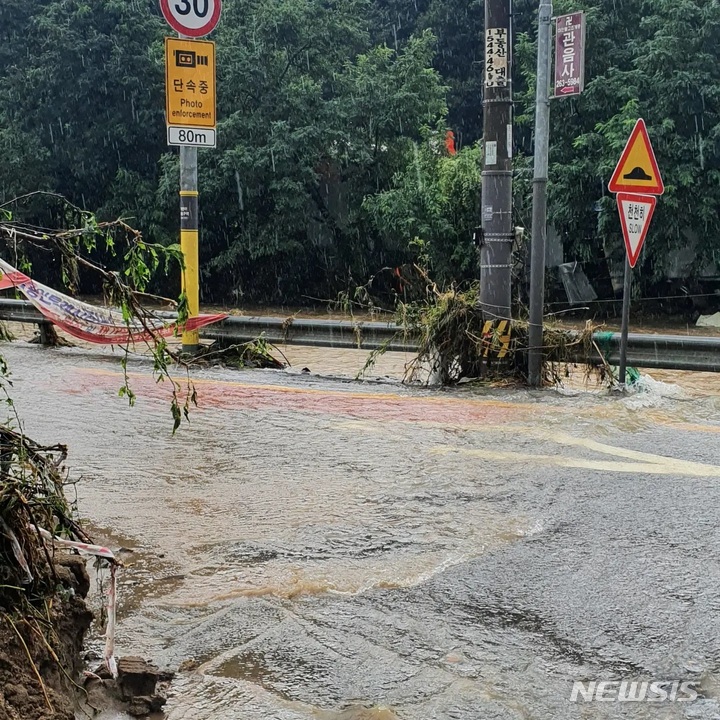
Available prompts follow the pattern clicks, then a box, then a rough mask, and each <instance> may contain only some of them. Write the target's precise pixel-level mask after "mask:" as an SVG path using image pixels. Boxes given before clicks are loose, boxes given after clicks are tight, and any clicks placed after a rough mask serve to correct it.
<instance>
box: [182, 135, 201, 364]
mask: <svg viewBox="0 0 720 720" xmlns="http://www.w3.org/2000/svg"><path fill="white" fill-rule="evenodd" d="M183 151H185V153H184V154H185V155H186V156H187V155H194V156H195V178H196V182H195V189H181V190H180V249H181V250H182V253H183V258H184V261H185V269H184V270H183V274H182V291H183V293H184V294H185V296H186V297H187V303H188V318H193V317H197V316H198V315H199V314H200V251H199V228H198V222H197V220H198V199H199V192H198V190H197V149H196V148H181V150H180V152H181V154H183ZM185 160H186V161H185V162H184V163H182V164H181V167H182V170H183V171H186V170H187V166H188V160H191V158H187V157H186V158H185ZM184 174H185V175H187V172H185V173H184ZM184 185H186V186H189V187H191V186H192V182H186V183H184ZM181 187H182V185H181ZM182 344H183V350H185V351H187V352H193V351H194V350H196V349H197V347H198V345H199V344H200V335H199V333H198V331H197V330H186V331H185V332H184V333H183V336H182Z"/></svg>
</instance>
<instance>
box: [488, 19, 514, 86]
mask: <svg viewBox="0 0 720 720" xmlns="http://www.w3.org/2000/svg"><path fill="white" fill-rule="evenodd" d="M508 65H509V63H508V31H507V28H490V29H489V30H486V31H485V87H505V86H506V85H507V84H508Z"/></svg>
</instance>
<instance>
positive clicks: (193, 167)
mask: <svg viewBox="0 0 720 720" xmlns="http://www.w3.org/2000/svg"><path fill="white" fill-rule="evenodd" d="M165 74H166V82H165V98H166V116H167V124H168V143H169V144H170V145H179V146H180V247H181V249H182V253H183V257H184V264H185V268H184V270H183V275H182V292H183V293H184V294H185V296H186V297H187V305H188V317H189V318H194V317H197V316H198V315H199V313H200V257H199V237H198V236H199V222H198V221H199V211H198V205H199V193H198V166H197V149H198V146H199V147H214V146H215V127H216V123H217V118H216V110H215V44H214V43H212V42H206V41H198V40H188V39H187V38H179V39H175V38H165ZM199 345H200V337H199V334H198V331H197V330H192V331H186V332H184V333H183V336H182V346H183V351H185V352H195V351H197V349H198V347H199Z"/></svg>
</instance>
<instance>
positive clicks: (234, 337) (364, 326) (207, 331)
mask: <svg viewBox="0 0 720 720" xmlns="http://www.w3.org/2000/svg"><path fill="white" fill-rule="evenodd" d="M0 320H4V321H8V322H21V323H34V324H36V325H38V326H40V327H41V332H42V328H43V327H44V328H47V326H48V325H49V324H50V323H49V322H48V321H47V320H46V319H45V317H44V316H43V315H42V314H41V313H40V312H39V311H38V310H36V309H35V307H34V306H33V305H32V304H31V303H29V302H27V301H25V300H10V299H5V298H0ZM201 335H202V337H204V338H207V339H211V340H226V341H230V342H237V343H240V342H250V341H252V340H257V338H259V337H261V336H262V337H264V338H265V339H266V340H267V341H268V342H271V343H273V344H276V345H283V344H288V345H306V346H315V347H331V348H356V349H362V350H376V349H378V348H380V347H383V346H385V347H386V349H387V350H389V351H399V352H415V350H416V349H417V342H416V341H415V340H414V338H413V336H412V335H407V334H405V333H403V330H402V328H400V327H399V326H397V325H395V324H394V323H381V322H352V321H350V320H319V319H311V318H310V319H309V318H290V319H283V318H277V317H263V316H259V317H251V316H244V315H231V316H229V317H228V318H226V319H225V320H223V321H222V322H219V323H216V324H214V325H212V326H209V327H206V328H204V329H203V330H202V331H201ZM593 339H594V340H595V343H596V345H597V346H598V348H599V349H600V350H601V352H602V353H603V355H604V356H605V359H606V360H607V362H608V363H610V364H611V365H617V364H618V363H619V360H620V333H609V332H597V333H595V334H594V336H593ZM572 359H573V360H574V361H577V362H588V361H589V362H594V360H593V358H592V357H590V358H588V357H586V356H585V351H584V349H583V348H580V347H578V350H577V355H576V356H575V357H574V358H572ZM596 361H597V362H598V363H599V362H600V358H599V357H597V356H596ZM627 361H628V364H629V365H632V366H634V367H640V368H648V369H655V368H656V369H662V370H695V371H701V372H720V337H705V336H697V335H645V334H640V333H630V335H629V337H628V358H627Z"/></svg>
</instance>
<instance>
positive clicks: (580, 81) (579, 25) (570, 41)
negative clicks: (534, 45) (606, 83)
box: [553, 12, 585, 98]
mask: <svg viewBox="0 0 720 720" xmlns="http://www.w3.org/2000/svg"><path fill="white" fill-rule="evenodd" d="M584 87H585V13H581V12H578V13H573V14H572V15H561V16H560V17H558V18H556V19H555V83H554V85H553V97H556V98H561V97H569V96H572V95H579V94H580V93H581V92H582V91H583V89H584Z"/></svg>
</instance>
